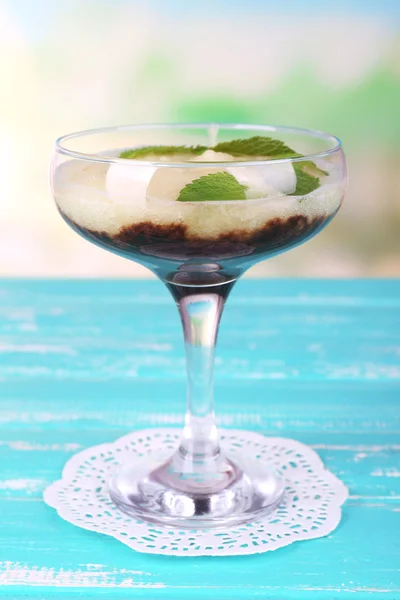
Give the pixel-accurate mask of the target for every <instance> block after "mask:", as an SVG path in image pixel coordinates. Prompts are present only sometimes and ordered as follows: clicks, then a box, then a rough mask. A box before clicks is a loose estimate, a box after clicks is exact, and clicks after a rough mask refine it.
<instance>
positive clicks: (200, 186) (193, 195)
mask: <svg viewBox="0 0 400 600" xmlns="http://www.w3.org/2000/svg"><path fill="white" fill-rule="evenodd" d="M245 190H246V186H245V185H240V183H239V182H238V181H237V180H236V179H235V177H234V176H233V175H231V174H230V173H227V172H226V171H220V172H219V173H210V174H209V175H204V176H203V177H199V178H198V179H195V180H194V181H192V182H191V183H188V184H187V185H185V187H184V188H183V189H182V190H181V192H180V194H179V197H178V198H177V200H178V202H204V201H210V200H211V201H212V200H214V201H216V200H246V194H245Z"/></svg>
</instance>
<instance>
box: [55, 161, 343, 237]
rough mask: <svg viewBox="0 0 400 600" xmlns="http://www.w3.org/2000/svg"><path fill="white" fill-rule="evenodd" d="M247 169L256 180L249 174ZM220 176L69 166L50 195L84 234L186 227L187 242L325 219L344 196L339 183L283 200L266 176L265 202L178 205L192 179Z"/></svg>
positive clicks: (204, 171) (200, 171)
mask: <svg viewBox="0 0 400 600" xmlns="http://www.w3.org/2000/svg"><path fill="white" fill-rule="evenodd" d="M269 166H271V167H272V168H273V169H276V167H278V166H281V165H273V166H272V165H265V166H264V168H265V169H267V168H268V167H269ZM117 167H118V168H117ZM290 167H291V165H290ZM260 168H261V165H260V167H258V166H255V167H237V166H235V167H232V171H233V170H234V171H235V173H232V174H234V176H235V177H237V178H238V179H239V177H240V176H241V177H242V178H246V177H247V181H248V182H249V184H250V182H251V181H253V182H254V181H255V180H256V179H257V177H259V176H260V174H259V169H260ZM143 169H145V171H143ZM146 169H149V170H148V171H146ZM151 169H152V170H153V171H152V175H151V176H150V170H151ZM240 169H242V172H241V174H240V175H239V174H238V171H239V170H240ZM251 169H254V172H255V173H256V175H254V174H251V173H250V170H251ZM223 170H226V169H223V168H221V167H218V166H217V164H216V165H215V167H212V166H211V167H200V166H198V167H193V168H191V167H187V168H180V167H173V168H171V167H160V168H158V169H156V170H154V167H151V166H149V167H147V166H141V165H137V164H136V165H135V164H134V161H131V163H130V164H127V165H125V164H123V165H122V163H121V164H111V165H110V166H109V165H108V164H107V163H100V162H91V163H90V162H85V161H79V160H70V161H69V162H67V163H64V164H62V165H60V166H59V167H58V168H57V169H56V172H55V176H54V194H55V199H56V201H57V204H58V206H59V207H60V209H61V211H62V212H63V213H65V214H66V216H67V217H69V218H70V219H72V220H73V221H75V222H76V223H77V224H79V225H80V226H81V227H84V228H86V229H91V230H95V231H101V232H107V233H108V234H110V235H115V234H117V233H118V231H119V230H120V229H121V228H123V227H126V226H129V225H132V224H136V223H140V222H151V223H153V224H154V225H161V226H168V225H172V224H175V225H177V224H184V225H185V227H186V229H187V235H188V236H189V237H191V236H193V237H197V238H200V239H201V238H203V239H210V237H211V238H212V237H214V236H220V235H223V234H224V233H226V234H228V233H229V232H231V231H240V232H243V235H246V234H250V233H251V232H252V231H253V230H257V229H259V228H260V227H263V226H264V225H265V224H266V223H267V222H268V221H269V220H271V219H274V218H278V217H280V218H282V219H284V218H288V217H290V216H292V215H299V214H302V215H304V216H305V217H308V218H310V219H312V218H314V217H329V216H330V215H331V214H333V213H334V212H335V211H336V210H337V208H338V207H339V205H340V202H341V198H342V191H343V190H342V187H341V185H340V184H338V183H336V184H325V185H323V186H322V187H321V188H319V189H318V190H316V191H315V192H313V193H311V194H309V195H307V196H304V197H298V196H285V195H282V193H281V192H279V191H277V190H276V189H274V188H273V187H272V186H270V185H267V183H268V180H267V179H266V174H265V173H263V179H262V181H263V182H264V183H263V185H264V193H265V196H264V197H263V198H257V199H248V200H242V201H225V202H222V201H218V202H177V201H176V198H177V197H178V195H179V192H180V191H181V189H182V188H183V187H184V186H185V185H187V184H188V183H190V182H191V181H192V180H193V179H197V178H198V177H201V176H203V175H208V174H209V173H214V172H218V171H223ZM274 172H275V174H276V173H277V171H276V170H275V171H274ZM281 176H282V177H283V179H284V180H285V177H286V182H287V181H289V176H290V174H289V173H288V172H287V173H283V172H282V173H281ZM242 180H243V181H244V179H242ZM246 185H248V184H247V183H246Z"/></svg>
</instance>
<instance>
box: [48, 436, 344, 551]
mask: <svg viewBox="0 0 400 600" xmlns="http://www.w3.org/2000/svg"><path fill="white" fill-rule="evenodd" d="M180 433H181V432H180V430H179V429H146V430H141V431H135V432H133V433H130V434H129V435H126V436H124V437H122V438H120V439H118V440H116V441H115V442H114V443H112V444H102V445H100V446H94V447H92V448H87V449H86V450H84V451H83V452H79V454H76V455H75V456H73V457H72V458H71V459H70V460H69V461H68V462H67V464H66V465H65V467H64V470H63V474H62V479H61V480H59V481H56V482H55V483H53V484H52V485H51V486H50V487H48V488H47V489H46V490H45V493H44V500H45V502H46V503H47V504H49V505H50V506H52V507H53V508H55V509H56V510H57V512H58V514H59V515H60V517H62V518H63V519H64V520H65V521H69V522H70V523H73V524H74V525H77V526H78V527H82V528H84V529H90V530H91V531H97V532H98V533H104V534H106V535H110V536H112V537H114V538H116V539H117V540H119V541H121V542H123V543H124V544H126V545H127V546H129V547H130V548H132V549H134V550H137V551H138V552H147V553H151V554H168V555H174V556H205V555H212V556H227V555H237V554H256V553H259V552H267V551H268V550H276V549H277V548H281V547H282V546H287V545H288V544H291V543H293V542H296V541H299V540H308V539H311V538H318V537H323V536H325V535H327V534H328V533H330V532H331V531H333V530H334V529H335V528H336V526H337V525H338V524H339V521H340V517H341V511H340V506H341V504H343V502H344V501H345V500H346V498H347V495H348V493H347V488H346V487H345V485H344V484H343V483H342V482H341V481H340V480H339V479H338V478H337V477H335V475H333V474H332V473H331V472H330V471H328V470H327V469H325V467H324V465H323V464H322V462H321V460H320V458H319V457H318V455H317V454H316V452H314V451H313V450H312V449H311V448H309V447H308V446H305V445H304V444H301V443H300V442H296V441H295V440H290V439H285V438H272V437H264V436H262V435H260V434H257V433H252V432H249V431H239V430H222V431H221V444H222V447H223V448H224V449H225V450H226V451H229V455H230V457H232V458H234V455H235V454H239V453H241V454H243V453H246V454H248V455H249V456H252V457H255V458H257V459H258V460H260V461H262V462H265V463H266V464H268V465H269V466H270V467H272V468H273V469H274V470H275V471H276V472H277V473H278V474H280V475H281V476H282V477H283V478H284V479H285V482H286V488H285V496H284V500H283V502H282V504H281V505H280V507H279V508H278V509H277V510H276V511H275V512H273V513H272V514H270V515H268V516H266V517H264V518H261V519H259V520H257V521H254V522H253V523H249V524H247V525H241V526H236V527H232V528H226V529H218V530H210V529H195V530H190V529H182V530H180V529H176V528H163V527H158V526H155V525H151V524H147V523H144V522H143V521H139V520H136V519H133V518H131V517H128V516H127V515H125V514H124V513H122V512H120V511H119V510H118V509H117V508H116V506H115V505H114V504H113V502H112V501H111V500H110V497H109V495H108V485H107V482H108V480H109V477H110V475H111V474H112V473H114V472H115V470H116V469H117V468H118V466H119V465H120V464H122V463H127V462H132V460H134V458H135V456H138V457H139V456H143V455H145V454H147V453H149V452H152V451H157V452H165V457H166V458H167V457H168V456H170V454H171V452H172V451H173V450H174V449H175V448H176V447H177V445H178V443H179V439H180Z"/></svg>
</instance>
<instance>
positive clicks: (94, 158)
mask: <svg viewBox="0 0 400 600" xmlns="http://www.w3.org/2000/svg"><path fill="white" fill-rule="evenodd" d="M210 127H216V128H221V129H232V130H237V131H243V130H250V131H252V130H253V131H265V132H268V133H271V132H282V133H289V134H290V133H292V134H298V135H306V136H309V137H314V138H318V139H323V140H326V141H330V142H331V143H333V144H334V145H333V146H332V147H331V148H327V149H326V150H322V151H321V152H316V153H313V154H307V155H304V156H299V157H293V158H291V157H288V158H275V159H274V158H268V159H265V160H233V161H207V160H206V161H198V160H196V161H184V162H168V161H150V160H137V159H135V165H137V166H150V167H171V168H177V167H178V168H192V169H195V168H198V167H215V166H216V165H218V167H251V166H260V165H267V164H281V163H293V162H303V161H306V160H316V159H319V158H324V157H326V156H331V155H332V154H335V153H336V152H338V151H340V150H341V149H342V142H341V140H340V138H338V137H337V136H335V135H333V134H330V133H325V132H323V131H319V130H317V129H306V128H302V127H289V126H284V125H256V124H248V123H217V122H209V123H148V124H146V123H145V124H138V125H120V126H111V127H98V128H94V129H85V130H82V131H77V132H74V133H68V134H66V135H63V136H60V137H59V138H57V139H56V141H55V151H56V152H58V153H59V154H63V155H64V156H69V157H70V158H75V159H79V160H87V161H90V162H101V163H110V164H111V163H121V164H127V163H129V164H132V159H130V158H120V157H118V156H115V157H112V156H106V155H102V154H96V153H85V152H80V151H77V150H70V149H69V148H67V147H66V146H65V145H64V142H67V141H69V140H73V139H75V138H80V137H84V136H86V135H96V134H100V133H107V132H113V131H114V132H117V131H130V130H132V131H135V130H138V131H140V130H144V129H152V130H155V129H208V128H210Z"/></svg>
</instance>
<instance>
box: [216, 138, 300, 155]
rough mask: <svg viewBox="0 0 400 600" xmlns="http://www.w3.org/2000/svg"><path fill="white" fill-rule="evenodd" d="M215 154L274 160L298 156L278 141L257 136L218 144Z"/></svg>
mask: <svg viewBox="0 0 400 600" xmlns="http://www.w3.org/2000/svg"><path fill="white" fill-rule="evenodd" d="M213 150H214V151H215V152H226V153H227V154H231V155H232V156H242V155H243V156H268V157H274V158H278V157H279V158H289V157H290V158H292V157H295V156H299V155H298V154H297V153H296V152H295V151H294V150H292V149H291V148H289V146H286V144H284V143H283V142H281V141H280V140H274V139H273V138H270V137H264V136H262V135H257V136H255V137H251V138H248V139H244V140H231V141H230V142H220V143H219V144H217V145H216V146H214V148H213Z"/></svg>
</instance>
